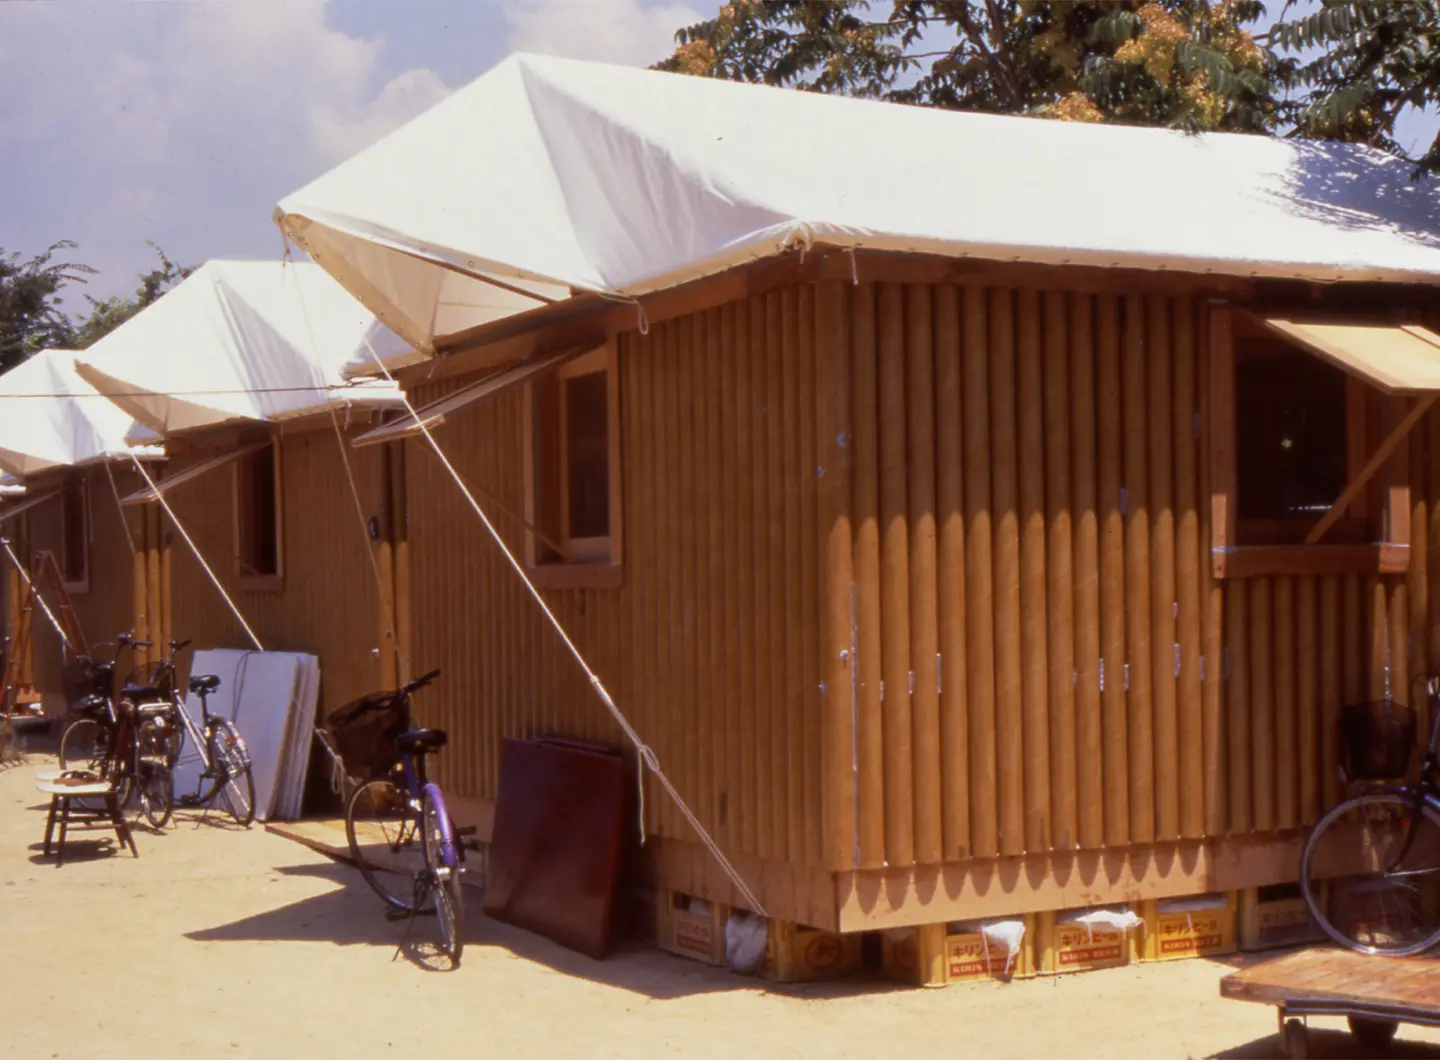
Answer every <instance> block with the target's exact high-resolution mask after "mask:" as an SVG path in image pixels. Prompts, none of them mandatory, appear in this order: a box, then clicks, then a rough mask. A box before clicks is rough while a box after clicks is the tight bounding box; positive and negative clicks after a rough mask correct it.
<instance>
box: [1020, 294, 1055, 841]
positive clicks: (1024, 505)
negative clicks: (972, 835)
mask: <svg viewBox="0 0 1440 1060" xmlns="http://www.w3.org/2000/svg"><path fill="white" fill-rule="evenodd" d="M1016 301H1017V304H1018V312H1017V325H1018V326H1017V329H1016V330H1017V332H1018V340H1019V341H1018V342H1017V343H1016V346H1017V351H1018V353H1017V357H1016V377H1017V381H1018V391H1019V393H1018V399H1017V416H1018V419H1019V439H1018V440H1019V467H1018V475H1019V486H1020V646H1021V647H1020V650H1021V681H1020V687H1021V700H1022V703H1023V704H1024V748H1025V757H1024V766H1023V773H1024V778H1025V849H1026V850H1044V849H1046V848H1048V847H1049V845H1050V840H1051V837H1052V834H1053V830H1052V826H1051V822H1050V717H1049V715H1050V710H1049V702H1048V698H1049V681H1050V674H1049V665H1048V663H1047V661H1046V656H1047V650H1048V649H1047V644H1046V628H1045V627H1046V622H1047V617H1046V608H1045V391H1044V378H1043V367H1042V366H1043V359H1042V356H1041V349H1040V345H1041V342H1040V300H1039V297H1038V296H1037V294H1036V292H1035V291H1033V290H1021V291H1020V292H1018V296H1017V299H1016Z"/></svg>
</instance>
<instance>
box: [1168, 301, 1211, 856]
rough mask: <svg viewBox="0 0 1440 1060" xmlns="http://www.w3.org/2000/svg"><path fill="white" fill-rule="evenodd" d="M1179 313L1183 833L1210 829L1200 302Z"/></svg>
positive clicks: (1182, 306)
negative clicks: (1198, 397) (1198, 385)
mask: <svg viewBox="0 0 1440 1060" xmlns="http://www.w3.org/2000/svg"><path fill="white" fill-rule="evenodd" d="M1174 308H1175V316H1174V346H1173V351H1174V367H1175V370H1174V379H1173V382H1174V394H1173V400H1174V419H1173V432H1174V450H1175V602H1176V607H1175V638H1176V640H1177V641H1178V642H1179V646H1180V666H1179V670H1180V672H1179V675H1178V677H1177V679H1176V685H1177V687H1176V707H1175V710H1176V716H1177V732H1176V741H1177V746H1178V754H1179V757H1180V763H1179V767H1180V793H1179V797H1180V806H1179V812H1180V834H1181V835H1183V836H1187V837H1196V836H1201V835H1204V834H1205V769H1206V764H1207V763H1206V758H1205V748H1206V744H1205V726H1204V714H1203V708H1202V705H1201V700H1202V692H1201V674H1200V665H1201V664H1200V659H1201V654H1202V647H1201V632H1200V631H1201V626H1202V620H1201V591H1200V568H1201V564H1200V510H1199V499H1198V492H1197V485H1196V467H1195V465H1196V458H1197V455H1198V446H1199V438H1198V437H1197V435H1198V431H1197V430H1196V423H1197V419H1198V409H1197V406H1196V402H1195V375H1196V342H1195V311H1194V303H1193V302H1191V301H1189V300H1188V299H1181V300H1179V301H1177V302H1176V303H1175V307H1174Z"/></svg>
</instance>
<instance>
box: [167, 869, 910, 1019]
mask: <svg viewBox="0 0 1440 1060" xmlns="http://www.w3.org/2000/svg"><path fill="white" fill-rule="evenodd" d="M275 871H277V872H280V873H282V874H284V875H287V876H312V877H317V878H320V879H324V880H329V881H331V882H333V883H334V884H335V885H336V888H335V890H332V891H328V892H326V893H325V894H322V895H317V896H315V897H313V898H306V899H304V900H302V901H299V902H294V903H292V904H290V905H286V906H281V907H279V908H277V909H271V910H267V911H266V912H263V913H258V914H256V915H254V916H249V917H245V918H243V919H241V920H236V921H233V922H232V923H229V924H223V925H220V926H219V927H214V928H206V929H205V930H203V931H195V932H191V933H189V934H188V935H187V936H186V937H187V938H190V939H193V940H195V941H199V942H263V941H300V942H330V943H334V944H335V945H338V946H353V945H362V946H382V947H392V948H395V947H398V948H399V949H400V950H401V952H402V954H403V955H404V956H405V957H406V958H407V959H409V960H411V961H412V962H413V963H415V964H417V965H418V966H420V967H425V968H427V969H433V968H435V967H437V965H438V966H439V967H441V968H444V967H446V966H447V964H448V962H446V961H445V960H443V959H441V960H439V961H438V962H437V961H436V960H435V955H434V946H433V944H434V942H435V940H437V939H438V937H439V929H438V927H437V926H436V923H435V919H434V918H433V917H419V918H416V919H415V920H413V921H405V920H402V921H390V920H387V919H386V916H385V909H384V906H383V905H382V904H381V902H380V900H379V899H378V898H377V897H376V896H375V894H374V892H372V891H371V890H370V889H369V887H368V886H366V884H365V882H364V881H363V880H362V879H361V878H360V875H359V873H358V872H356V871H355V869H354V868H353V867H352V866H350V865H349V864H345V863H340V862H333V863H329V864H318V865H316V864H312V865H292V866H286V867H283V868H279V869H276V870H275ZM465 898H466V910H465V913H466V930H465V946H466V952H467V953H472V952H474V951H477V950H482V949H493V950H498V951H501V952H503V953H504V954H506V955H508V956H509V957H510V958H511V959H514V960H526V961H533V962H535V963H537V964H540V965H543V966H545V967H547V968H550V969H552V970H554V971H556V972H559V973H560V974H562V975H567V976H572V977H574V978H577V979H588V980H590V981H592V982H596V983H601V984H603V985H606V986H610V987H614V988H617V989H621V990H627V991H630V992H632V993H636V994H641V995H643V996H645V997H648V998H652V999H655V1000H661V1001H664V1000H674V999H676V998H681V997H689V996H693V995H696V994H712V993H722V992H727V991H732V990H750V991H761V992H764V993H771V994H779V995H782V996H786V997H797V998H805V999H812V1000H822V999H827V998H839V997H854V996H857V995H860V994H868V993H888V992H891V991H894V990H897V989H903V988H899V987H895V986H894V985H892V984H887V983H877V982H872V981H869V980H866V979H859V978H857V979H848V980H843V981H840V982H834V983H794V984H785V983H770V982H765V981H763V980H756V979H747V978H745V977H743V976H738V975H735V974H733V973H731V972H728V971H725V970H724V969H720V968H711V967H708V966H706V965H703V964H698V963H696V962H694V961H689V960H685V959H684V958H681V957H675V956H672V955H670V954H667V953H664V952H661V951H659V950H656V949H655V947H654V945H653V944H652V943H649V942H644V941H640V940H633V941H627V940H622V941H621V942H619V943H618V944H616V945H615V946H614V947H613V949H612V952H611V955H610V956H609V957H607V958H606V959H605V960H603V961H597V960H594V959H592V958H590V957H586V956H584V955H583V954H579V953H575V952H573V951H571V950H567V949H565V948H564V947H563V946H560V945H557V944H556V943H553V942H551V941H550V940H548V939H545V938H542V937H540V936H539V935H535V934H532V933H530V932H528V931H523V930H521V929H520V928H515V927H511V926H509V925H508V924H502V923H500V922H499V921H496V920H491V919H490V918H489V917H487V916H485V915H484V914H483V913H482V912H481V911H480V901H481V896H480V892H479V891H477V890H472V889H469V888H467V889H466V892H465Z"/></svg>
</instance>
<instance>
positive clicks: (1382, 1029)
mask: <svg viewBox="0 0 1440 1060" xmlns="http://www.w3.org/2000/svg"><path fill="white" fill-rule="evenodd" d="M1220 996H1221V997H1229V998H1234V999H1235V1000H1237V1001H1258V1002H1260V1003H1261V1004H1265V1005H1274V1006H1275V1008H1276V1012H1277V1014H1278V1016H1279V1021H1280V1034H1281V1038H1282V1042H1283V1045H1284V1049H1285V1055H1286V1056H1289V1057H1295V1058H1299V1057H1304V1056H1305V1055H1306V1040H1305V1039H1306V1027H1305V1018H1306V1017H1307V1016H1344V1017H1346V1019H1347V1020H1348V1021H1349V1023H1350V1032H1351V1033H1352V1034H1354V1035H1355V1037H1356V1038H1358V1039H1359V1040H1360V1041H1361V1042H1363V1043H1364V1044H1366V1045H1368V1046H1370V1047H1372V1048H1378V1047H1381V1046H1384V1045H1385V1044H1386V1043H1387V1042H1389V1041H1390V1040H1391V1039H1392V1038H1394V1037H1395V1030H1396V1028H1397V1027H1398V1026H1399V1025H1400V1024H1402V1023H1415V1024H1420V1025H1422V1026H1426V1027H1440V960H1436V959H1435V958H1432V957H1411V958H1405V959H1394V958H1387V957H1366V956H1364V955H1363V954H1359V953H1352V952H1350V951H1349V950H1342V949H1335V948H1329V947H1316V948H1313V949H1306V950H1301V951H1299V952H1298V953H1290V954H1287V955H1286V956H1284V957H1277V958H1275V959H1274V960H1269V961H1265V962H1264V963H1262V964H1257V965H1255V966H1253V967H1251V968H1246V969H1244V970H1242V971H1238V972H1232V973H1231V974H1230V975H1227V976H1226V977H1225V978H1224V979H1221V980H1220Z"/></svg>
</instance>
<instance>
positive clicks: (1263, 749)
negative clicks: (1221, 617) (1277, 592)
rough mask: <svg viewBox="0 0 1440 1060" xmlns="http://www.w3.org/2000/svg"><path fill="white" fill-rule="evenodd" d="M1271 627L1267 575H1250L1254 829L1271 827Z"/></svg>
mask: <svg viewBox="0 0 1440 1060" xmlns="http://www.w3.org/2000/svg"><path fill="white" fill-rule="evenodd" d="M1274 651H1275V627H1274V616H1273V611H1272V599H1271V587H1270V579H1268V578H1251V579H1250V747H1251V751H1252V752H1253V754H1254V758H1253V759H1252V764H1253V767H1254V774H1255V779H1254V785H1255V786H1254V799H1255V830H1256V831H1257V832H1268V831H1270V830H1271V829H1273V828H1274V827H1275V668H1274V658H1275V656H1274Z"/></svg>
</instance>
